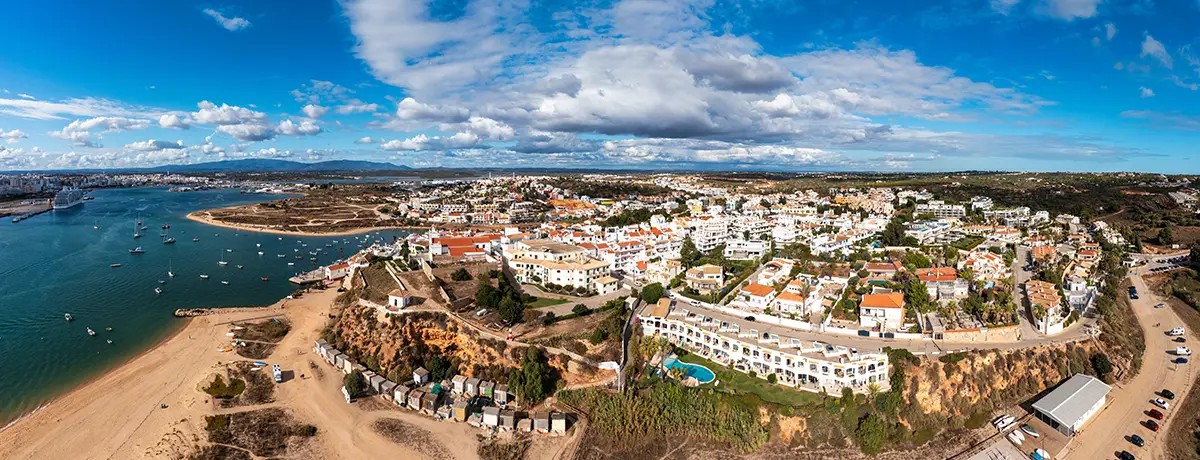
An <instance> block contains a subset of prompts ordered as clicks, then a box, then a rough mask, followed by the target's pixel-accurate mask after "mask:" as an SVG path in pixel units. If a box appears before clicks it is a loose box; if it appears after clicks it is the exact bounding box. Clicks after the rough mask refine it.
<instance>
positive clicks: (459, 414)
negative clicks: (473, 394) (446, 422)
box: [451, 399, 467, 422]
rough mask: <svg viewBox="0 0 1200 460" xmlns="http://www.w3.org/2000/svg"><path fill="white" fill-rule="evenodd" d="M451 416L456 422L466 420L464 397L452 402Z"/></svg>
mask: <svg viewBox="0 0 1200 460" xmlns="http://www.w3.org/2000/svg"><path fill="white" fill-rule="evenodd" d="M451 416H452V417H453V418H454V421H456V422H463V421H466V420H467V401H466V400H465V399H464V400H461V401H455V402H454V404H453V406H452V410H451Z"/></svg>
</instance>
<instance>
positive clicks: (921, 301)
mask: <svg viewBox="0 0 1200 460" xmlns="http://www.w3.org/2000/svg"><path fill="white" fill-rule="evenodd" d="M904 301H905V302H906V303H908V306H909V307H912V308H914V309H916V310H917V311H919V312H921V313H929V312H930V311H932V310H933V305H932V301H931V300H930V299H929V290H928V287H926V286H925V283H923V282H921V280H919V279H917V278H913V279H911V280H909V281H908V283H907V284H905V286H904Z"/></svg>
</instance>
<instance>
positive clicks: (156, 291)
mask: <svg viewBox="0 0 1200 460" xmlns="http://www.w3.org/2000/svg"><path fill="white" fill-rule="evenodd" d="M154 293H155V294H162V288H154Z"/></svg>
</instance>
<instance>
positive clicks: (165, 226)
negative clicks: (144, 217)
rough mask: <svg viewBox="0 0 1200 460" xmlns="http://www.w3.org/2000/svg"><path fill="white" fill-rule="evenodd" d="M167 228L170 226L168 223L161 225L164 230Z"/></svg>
mask: <svg viewBox="0 0 1200 460" xmlns="http://www.w3.org/2000/svg"><path fill="white" fill-rule="evenodd" d="M168 228H171V226H170V225H167V224H163V226H162V229H163V230H166V229H168Z"/></svg>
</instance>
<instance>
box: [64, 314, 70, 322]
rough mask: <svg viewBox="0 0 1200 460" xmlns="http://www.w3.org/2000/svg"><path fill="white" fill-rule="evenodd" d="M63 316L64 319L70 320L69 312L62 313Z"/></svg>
mask: <svg viewBox="0 0 1200 460" xmlns="http://www.w3.org/2000/svg"><path fill="white" fill-rule="evenodd" d="M63 318H64V319H66V320H67V321H70V320H71V314H70V313H63Z"/></svg>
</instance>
